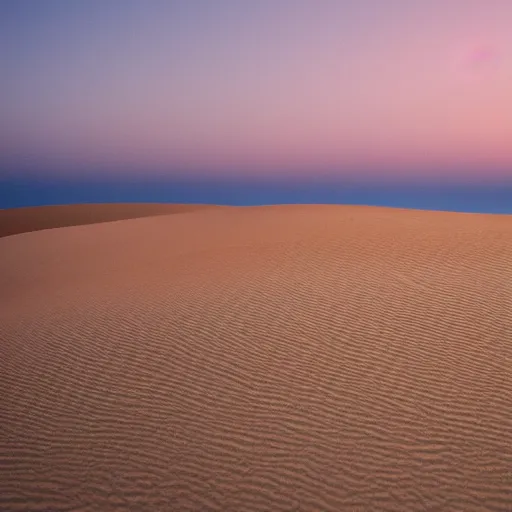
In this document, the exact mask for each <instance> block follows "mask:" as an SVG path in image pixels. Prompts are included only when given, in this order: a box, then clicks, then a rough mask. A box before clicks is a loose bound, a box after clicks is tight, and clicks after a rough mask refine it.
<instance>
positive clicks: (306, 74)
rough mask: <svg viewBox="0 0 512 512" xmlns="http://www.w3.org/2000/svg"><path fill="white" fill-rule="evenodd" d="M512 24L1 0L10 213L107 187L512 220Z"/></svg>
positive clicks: (270, 1)
mask: <svg viewBox="0 0 512 512" xmlns="http://www.w3.org/2000/svg"><path fill="white" fill-rule="evenodd" d="M510 27H512V1H510V0H0V69H1V75H2V79H1V81H0V186H2V187H3V192H0V208H2V207H10V206H21V205H25V204H26V203H27V202H30V203H31V204H32V203H41V202H44V201H45V199H44V198H43V197H42V195H41V193H38V192H37V190H39V189H40V187H41V186H43V185H45V184H46V185H45V186H46V189H47V193H46V196H45V197H47V199H46V201H50V200H51V201H54V202H55V201H59V202H69V201H71V200H72V197H75V196H72V194H71V195H70V196H66V194H67V192H66V193H64V192H63V195H61V196H59V197H57V196H55V194H54V195H53V196H51V199H48V197H50V196H48V190H50V189H51V188H52V187H53V188H54V189H55V187H56V186H57V185H55V184H56V183H57V182H58V183H61V184H62V183H68V184H69V183H75V184H76V183H78V182H80V183H95V185H94V187H93V188H90V189H89V192H90V193H89V195H87V194H85V196H84V197H85V199H84V200H86V201H93V202H94V201H95V200H97V199H98V197H99V196H101V197H103V196H104V194H103V195H102V194H99V192H98V191H99V190H101V187H100V188H98V185H97V184H98V183H99V182H101V180H102V179H103V181H104V187H107V188H108V187H110V188H108V190H110V191H111V194H110V196H108V194H107V199H108V197H110V198H111V200H126V199H125V198H126V197H128V195H129V196H130V197H132V198H133V200H137V194H135V195H134V194H133V193H131V192H130V194H128V195H127V193H124V195H123V194H121V193H119V192H116V190H117V191H119V190H125V189H126V187H127V186H128V184H129V183H132V184H133V185H131V186H132V189H130V190H133V191H136V189H137V187H139V186H140V184H141V183H144V182H147V183H152V184H153V185H152V186H154V187H156V188H154V191H155V193H153V195H151V194H149V192H147V191H148V190H149V188H148V187H146V192H147V193H146V196H144V197H145V198H146V199H149V200H152V198H153V199H155V198H156V196H158V197H159V198H160V197H161V190H160V191H158V183H159V182H160V183H165V184H167V185H166V186H167V190H170V189H169V187H171V185H169V184H173V185H172V187H174V188H173V190H178V189H180V186H181V185H179V184H180V183H184V182H186V183H188V185H187V186H192V187H194V186H196V190H197V191H198V192H197V193H196V194H195V195H194V193H193V190H194V188H192V189H190V190H192V192H191V193H188V194H185V195H184V196H183V197H181V199H182V200H183V201H187V202H188V201H189V200H190V201H191V202H194V201H195V199H194V198H195V197H200V196H201V192H200V190H202V189H204V186H206V185H205V184H210V183H213V184H215V185H212V187H213V188H211V193H210V194H209V197H210V201H209V202H221V200H220V198H221V196H220V195H219V194H217V195H216V193H215V190H219V191H222V190H223V187H225V186H226V184H231V185H230V186H231V188H232V189H233V190H235V189H236V187H239V188H238V189H236V190H239V191H240V192H239V196H238V199H237V200H238V201H239V202H240V201H241V199H240V197H242V196H243V197H246V196H247V199H246V200H244V201H245V202H246V203H247V204H249V203H251V202H253V203H254V202H255V201H256V202H257V200H256V199H255V198H256V196H255V195H254V194H253V195H252V196H251V192H250V191H251V190H255V189H254V188H251V187H256V188H257V187H260V189H261V187H262V186H267V187H270V186H271V185H272V184H274V185H275V188H274V189H273V190H274V192H275V191H277V190H281V191H282V193H280V194H277V193H274V192H272V190H270V188H269V189H268V190H269V192H268V193H266V195H265V194H264V195H263V196H264V197H267V198H268V197H273V198H274V199H273V202H291V201H292V197H295V198H298V197H300V198H301V201H303V202H316V201H321V200H322V198H327V197H331V198H332V197H333V196H332V193H331V189H332V187H333V186H337V187H342V188H343V194H345V195H344V196H343V194H341V195H340V196H339V197H341V196H343V197H344V198H346V197H347V194H348V192H347V190H349V189H350V190H356V189H357V190H360V189H361V187H363V186H366V187H369V188H368V190H369V189H372V190H373V189H375V190H377V191H378V190H379V187H381V190H382V191H383V192H382V193H384V192H385V191H386V190H390V189H391V188H393V187H395V189H394V190H395V192H393V193H394V194H395V195H396V193H397V192H396V191H397V190H412V189H411V187H412V188H415V190H418V187H427V188H428V187H430V188H428V190H430V191H431V192H429V193H431V194H433V195H432V197H433V198H434V199H435V197H436V195H437V196H439V194H440V192H439V191H440V190H441V189H442V188H443V187H445V192H446V191H447V190H455V188H456V187H457V186H459V187H462V188H459V190H466V189H468V187H469V188H471V187H473V189H472V190H473V192H472V194H474V192H475V190H478V189H482V190H483V189H485V190H486V191H487V192H486V193H487V194H488V195H489V203H488V207H487V209H489V208H492V205H493V204H494V208H495V209H496V201H498V202H499V201H503V208H505V209H506V208H508V206H507V205H508V204H509V203H508V201H509V200H510V211H511V213H512V92H511V91H512V30H511V28H510ZM194 184H195V185H194ZM308 184H309V185H308ZM322 184H323V186H324V192H323V193H321V194H320V193H319V192H318V187H319V186H320V185H322ZM310 185H314V187H313V188H311V187H310V190H313V189H314V190H317V192H316V195H315V194H314V193H313V192H311V195H309V196H308V194H307V192H306V191H307V190H308V188H307V187H308V186H310ZM23 186H26V187H28V189H30V190H31V191H32V192H27V193H26V194H23V191H22V188H23ZM59 186H61V185H59ZM287 186H288V187H289V189H290V190H291V189H294V190H295V191H297V190H298V189H297V187H299V188H300V187H302V189H303V190H304V193H302V192H301V193H300V194H299V195H297V192H295V195H293V194H292V193H291V192H289V191H288V192H287ZM37 187H39V189H38V188H37ZM91 187H92V185H91ZM123 187H124V189H123ZM172 187H171V188H172ZM233 187H235V188H233ZM240 187H242V188H243V187H245V188H243V190H245V191H246V192H245V196H244V194H243V193H242V192H241V190H242V188H240ZM315 187H316V188H315ZM350 187H352V188H350ZM454 187H455V188H454ZM482 187H483V188H482ZM504 187H505V188H504ZM506 187H511V188H506ZM57 188H58V187H57ZM28 189H27V190H28ZM93 189H94V190H95V192H93ZM302 189H301V190H302ZM505 189H506V190H508V193H509V194H510V195H509V196H507V195H506V194H505V193H504V190H505ZM69 190H71V189H69ZM180 190H181V189H180ZM187 190H189V189H187ZM489 190H494V191H496V193H498V192H499V194H498V196H499V197H501V198H502V199H496V198H495V197H494V195H493V194H494V192H489ZM432 191H436V192H432ZM157 192H158V194H157ZM287 193H288V194H289V195H288V196H287ZM354 193H355V192H354ZM446 193H447V192H446ZM13 194H17V196H16V197H14V196H13ZM38 194H39V195H38ZM155 194H156V195H155ZM233 194H235V192H233ZM240 194H241V196H240ZM269 194H270V195H269ZM276 194H277V195H276ZM290 194H291V195H290ZM375 194H377V195H378V192H375ZM404 194H406V195H405V196H403V197H402V203H403V202H404V200H407V197H406V196H407V194H409V196H410V192H409V193H406V192H404ZM504 194H505V195H504ZM43 195H44V194H43ZM50 195H51V194H50ZM221 195H222V194H221ZM235 195H236V194H235ZM459 195H460V194H459ZM470 195H471V194H469V195H468V196H467V197H470ZM171 196H172V200H178V201H179V200H180V196H179V194H175V193H174V192H173V193H170V192H169V198H171ZM175 196H176V197H175ZM263 196H261V195H260V196H259V197H262V198H263ZM80 197H82V196H80ZM375 197H377V196H375ZM390 197H391V196H390ZM396 197H398V196H396ZM142 198H143V197H142V195H141V196H140V199H142ZM335 199H336V198H335V197H334V199H333V200H334V202H336V201H335ZM73 200H75V199H73ZM160 200H165V197H163V198H162V199H160ZM169 200H170V199H169ZM266 200H267V201H268V199H266ZM343 200H344V201H345V199H343ZM349 200H350V197H349ZM468 200H469V199H468ZM261 201H263V199H261ZM358 201H359V202H360V201H362V199H361V196H357V197H356V196H354V197H353V202H358ZM390 201H391V200H390ZM473 201H474V200H473ZM232 202H233V201H232ZM242 202H243V201H242ZM374 202H375V200H374ZM396 202H397V201H396V200H395V203H396ZM406 202H407V201H406ZM420 202H421V201H420ZM395 203H393V201H391V203H390V204H391V205H394V204H395ZM432 204H433V203H432ZM454 204H455V203H454ZM500 204H501V203H500ZM427 206H428V205H427ZM434 206H435V205H434ZM434 206H433V207H434ZM447 207H450V204H449V201H448V203H447ZM458 208H459V209H461V208H462V206H460V205H459V206H458ZM467 208H473V206H471V205H469V206H468V207H467ZM500 208H501V207H500ZM503 208H502V209H503ZM446 209H449V208H446Z"/></svg>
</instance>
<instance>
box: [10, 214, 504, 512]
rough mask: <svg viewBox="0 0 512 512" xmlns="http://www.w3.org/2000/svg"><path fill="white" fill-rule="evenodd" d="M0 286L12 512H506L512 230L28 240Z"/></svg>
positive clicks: (128, 234)
mask: <svg viewBox="0 0 512 512" xmlns="http://www.w3.org/2000/svg"><path fill="white" fill-rule="evenodd" d="M98 215H99V214H98ZM101 215H103V214H101ZM101 215H100V216H101ZM0 290H1V291H0V293H1V300H2V304H3V306H2V308H0V386H1V389H2V393H1V395H0V416H1V422H0V457H1V460H2V463H1V464H0V509H2V510H10V511H15V510H24V511H27V510H31V511H32V510H33V511H35V510H52V511H56V512H57V511H59V510H77V511H78V510H79V511H81V512H85V511H91V512H92V511H100V510H101V511H114V510H137V511H146V510H147V511H154V510H177V511H178V510H179V511H207V510H219V511H233V512H235V511H236V512H239V511H256V510H258V511H260V510H261V511H265V510H268V511H278V510H283V511H285V510H286V511H291V510H297V511H298V510H301V511H318V510H323V511H340V510H350V511H370V510H375V511H385V510H389V511H398V510H403V511H420V510H421V511H422V510H443V511H445V510H446V511H465V512H470V511H475V512H476V511H482V510H491V511H510V507H511V503H512V471H511V468H512V448H511V447H512V406H511V404H512V216H505V215H502V216H500V215H479V214H456V213H441V212H424V211H412V210H411V211H407V210H394V209H386V208H370V207H348V206H347V207H344V206H280V207H255V208H252V207H251V208H225V209H224V208H218V209H215V208H213V209H209V210H202V211H201V210H198V211H195V212H194V213H193V214H191V215H158V216H153V217H146V218H137V219H129V220H123V221H121V222H115V223H102V224H94V225H83V226H75V227H69V228H67V229H65V230H59V229H54V230H47V231H35V232H32V233H26V234H24V235H23V236H13V237H5V238H3V239H1V240H0Z"/></svg>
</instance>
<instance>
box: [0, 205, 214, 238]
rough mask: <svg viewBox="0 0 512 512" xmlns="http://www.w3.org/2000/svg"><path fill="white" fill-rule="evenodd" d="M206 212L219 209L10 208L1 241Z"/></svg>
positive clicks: (0, 217) (0, 214) (3, 215)
mask: <svg viewBox="0 0 512 512" xmlns="http://www.w3.org/2000/svg"><path fill="white" fill-rule="evenodd" d="M204 208H219V207H218V206H212V205H206V204H204V205H203V204H160V203H111V204H109V203H106V204H65V205H51V206H30V207H24V208H9V209H6V210H0V238H1V237H4V236H9V235H17V234H19V233H26V232H30V231H39V230H41V229H53V228H61V227H69V226H79V225H83V224H97V223H99V222H111V221H117V220H125V219H135V218H138V217H151V216H154V215H168V214H171V213H186V212H192V211H196V210H201V209H204Z"/></svg>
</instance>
